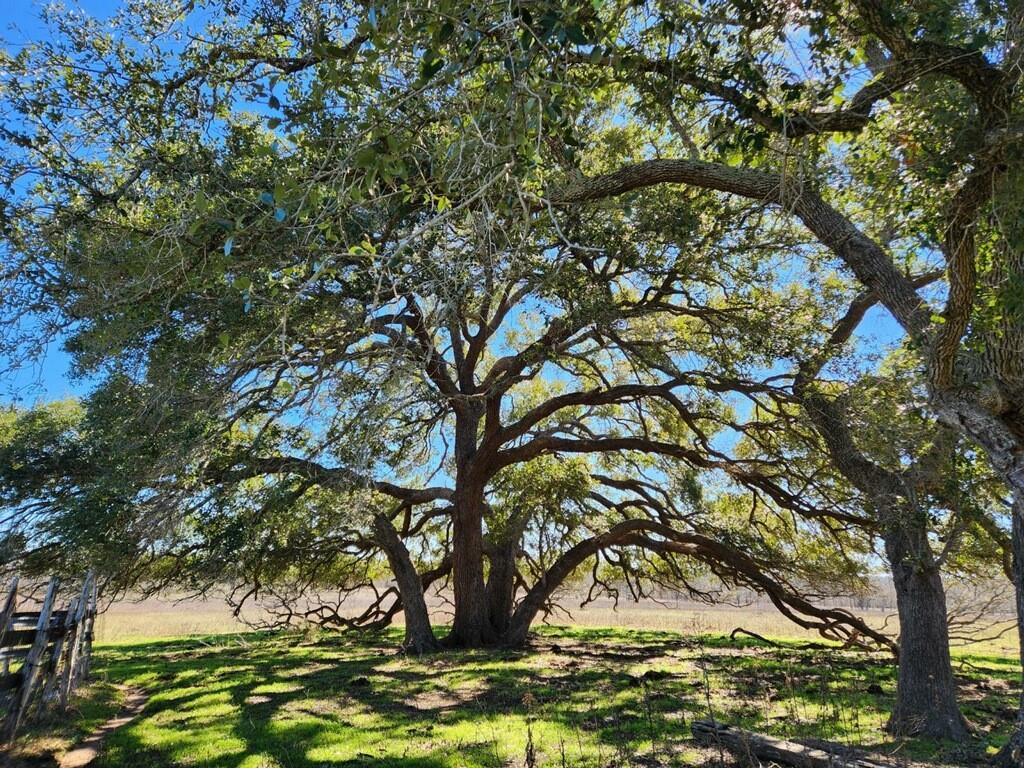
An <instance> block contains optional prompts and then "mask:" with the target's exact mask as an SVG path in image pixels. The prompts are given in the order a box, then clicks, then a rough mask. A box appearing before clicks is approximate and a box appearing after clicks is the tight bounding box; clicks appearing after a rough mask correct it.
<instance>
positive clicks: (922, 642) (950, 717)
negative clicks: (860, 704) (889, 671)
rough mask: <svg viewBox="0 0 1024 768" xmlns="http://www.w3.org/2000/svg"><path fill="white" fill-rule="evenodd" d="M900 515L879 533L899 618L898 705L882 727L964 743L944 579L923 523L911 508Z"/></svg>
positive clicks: (964, 727) (964, 726)
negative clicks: (891, 577)
mask: <svg viewBox="0 0 1024 768" xmlns="http://www.w3.org/2000/svg"><path fill="white" fill-rule="evenodd" d="M900 512H903V514H902V515H901V516H900V519H898V520H893V521H890V524H889V525H887V526H886V530H885V531H884V534H883V535H884V538H885V551H886V555H887V556H888V559H889V564H890V566H891V568H892V576H893V585H894V586H895V589H896V606H897V609H898V611H899V616H900V656H899V668H898V677H897V684H896V704H895V706H894V707H893V711H892V716H891V717H890V718H889V723H888V725H887V726H886V728H887V730H888V731H890V732H891V733H894V734H896V735H899V736H928V737H931V738H938V739H953V740H955V741H963V740H964V739H966V738H967V737H968V736H969V735H970V731H969V728H968V725H967V721H966V720H965V719H964V717H963V715H962V714H961V713H960V707H959V705H958V704H957V689H956V680H955V678H954V677H953V668H952V665H951V662H950V656H949V627H948V625H947V621H946V592H945V590H944V588H943V585H942V576H941V574H940V572H939V568H938V566H937V564H936V563H935V559H934V557H933V556H932V552H931V549H930V547H929V544H928V536H927V533H926V530H925V521H924V520H919V519H918V514H917V513H916V512H915V511H913V510H906V511H904V510H900ZM897 514H899V512H897Z"/></svg>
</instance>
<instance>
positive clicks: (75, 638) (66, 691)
mask: <svg viewBox="0 0 1024 768" xmlns="http://www.w3.org/2000/svg"><path fill="white" fill-rule="evenodd" d="M94 579H95V577H94V576H93V573H92V571H89V573H87V574H86V575H85V581H83V582H82V594H80V595H79V596H78V602H77V604H76V605H75V606H74V608H75V619H74V623H73V624H72V627H71V636H70V637H69V638H68V642H67V658H66V659H65V660H64V670H63V674H62V676H61V681H60V705H61V707H62V708H65V709H66V708H67V706H68V700H69V699H70V698H71V689H72V688H73V687H74V685H75V679H76V677H77V672H78V667H79V664H81V663H82V662H83V660H84V659H83V656H82V655H81V650H82V641H83V639H84V637H85V620H86V617H87V616H88V614H89V610H90V606H91V604H92V594H93V591H92V588H93V581H94ZM69 614H70V611H69Z"/></svg>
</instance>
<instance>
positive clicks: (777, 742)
mask: <svg viewBox="0 0 1024 768" xmlns="http://www.w3.org/2000/svg"><path fill="white" fill-rule="evenodd" d="M691 729H692V731H693V738H694V741H696V742H697V743H698V744H703V745H706V746H712V747H723V748H725V749H728V750H729V751H730V752H732V753H734V754H735V755H736V756H737V757H739V758H741V759H746V760H748V761H749V762H751V763H752V764H753V765H758V761H773V762H776V763H781V764H782V765H791V766H794V768H893V763H889V762H883V761H881V760H878V759H875V758H870V757H860V756H855V755H851V754H848V753H847V754H840V753H837V752H829V751H826V750H824V749H816V748H814V747H807V746H804V745H803V744H797V743H796V742H794V741H785V740H783V739H776V738H773V737H771V736H765V735H764V734H761V733H754V732H753V731H745V730H743V729H742V728H734V727H733V726H731V725H726V724H724V723H718V722H715V721H713V720H694V722H693V725H692V726H691ZM837 746H838V745H837Z"/></svg>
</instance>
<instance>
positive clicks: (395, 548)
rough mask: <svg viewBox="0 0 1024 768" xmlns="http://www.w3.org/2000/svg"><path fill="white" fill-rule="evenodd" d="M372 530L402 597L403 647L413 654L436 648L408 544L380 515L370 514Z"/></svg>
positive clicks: (388, 521) (417, 574) (421, 587)
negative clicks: (403, 613)
mask: <svg viewBox="0 0 1024 768" xmlns="http://www.w3.org/2000/svg"><path fill="white" fill-rule="evenodd" d="M373 533H374V538H375V539H376V540H377V543H378V544H380V546H381V549H383V550H384V554H385V555H387V558H388V563H389V564H390V566H391V573H392V574H394V577H395V581H396V582H397V583H398V594H399V595H400V596H401V598H402V609H403V611H404V612H405V640H404V641H403V643H402V647H403V649H405V650H406V651H408V652H410V653H416V654H419V653H428V652H430V651H434V650H437V648H438V643H437V640H436V639H435V637H434V630H433V628H432V627H431V626H430V614H429V612H428V611H427V601H426V599H425V598H424V596H423V581H422V579H420V575H419V573H418V572H417V571H416V567H415V566H414V565H413V563H412V558H411V557H409V550H408V548H406V546H405V544H403V543H402V540H401V538H399V536H398V532H397V531H396V530H395V527H394V526H393V525H392V524H391V521H390V520H388V518H387V517H386V516H384V515H375V516H374V518H373Z"/></svg>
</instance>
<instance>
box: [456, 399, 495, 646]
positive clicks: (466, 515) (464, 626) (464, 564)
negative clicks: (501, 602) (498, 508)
mask: <svg viewBox="0 0 1024 768" xmlns="http://www.w3.org/2000/svg"><path fill="white" fill-rule="evenodd" d="M480 416H481V412H480V411H476V410H473V409H472V406H468V405H463V406H461V407H460V410H459V411H457V413H456V417H455V498H454V500H453V501H454V512H453V514H452V591H453V593H454V594H453V599H454V601H455V616H454V618H453V619H452V630H451V633H450V634H449V635H448V637H447V638H445V644H446V645H449V646H453V647H458V648H479V647H482V646H485V645H491V644H492V643H493V642H494V640H495V634H494V632H493V630H492V629H491V624H490V621H489V618H488V613H487V594H486V588H485V586H484V531H483V517H484V509H485V502H484V486H485V484H486V476H485V473H484V472H482V471H481V467H480V466H479V462H476V461H474V458H475V457H476V453H477V429H478V427H479V425H480Z"/></svg>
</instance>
